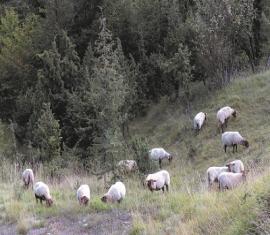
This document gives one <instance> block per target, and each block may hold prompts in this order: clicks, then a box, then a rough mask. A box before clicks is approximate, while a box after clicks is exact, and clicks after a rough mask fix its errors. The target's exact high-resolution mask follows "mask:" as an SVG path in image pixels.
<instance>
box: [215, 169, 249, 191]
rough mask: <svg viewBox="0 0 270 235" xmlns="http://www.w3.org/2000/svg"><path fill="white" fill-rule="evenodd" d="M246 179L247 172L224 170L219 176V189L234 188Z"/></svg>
mask: <svg viewBox="0 0 270 235" xmlns="http://www.w3.org/2000/svg"><path fill="white" fill-rule="evenodd" d="M244 181H246V173H245V172H244V171H243V172H241V173H233V172H223V173H221V174H220V175H219V176H218V182H219V190H225V189H232V188H235V187H236V186H238V185H239V184H240V183H242V182H244Z"/></svg>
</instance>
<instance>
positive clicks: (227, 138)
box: [221, 131, 249, 153]
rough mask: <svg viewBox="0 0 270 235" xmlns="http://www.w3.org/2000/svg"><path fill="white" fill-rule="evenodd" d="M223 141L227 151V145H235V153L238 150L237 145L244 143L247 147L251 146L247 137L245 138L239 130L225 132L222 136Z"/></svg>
mask: <svg viewBox="0 0 270 235" xmlns="http://www.w3.org/2000/svg"><path fill="white" fill-rule="evenodd" d="M221 141H222V144H223V147H224V151H225V153H226V149H227V147H233V153H234V152H235V151H236V152H237V145H238V144H240V145H243V146H245V147H246V148H248V147H249V143H248V141H247V140H246V139H244V138H243V137H242V136H241V135H240V133H239V132H238V131H227V132H224V133H223V134H222V136H221Z"/></svg>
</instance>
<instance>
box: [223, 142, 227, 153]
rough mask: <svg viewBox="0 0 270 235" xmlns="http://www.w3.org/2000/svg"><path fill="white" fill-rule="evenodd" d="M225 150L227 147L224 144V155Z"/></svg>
mask: <svg viewBox="0 0 270 235" xmlns="http://www.w3.org/2000/svg"><path fill="white" fill-rule="evenodd" d="M226 149H227V145H226V144H225V145H224V151H225V153H226Z"/></svg>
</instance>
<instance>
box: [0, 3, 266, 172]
mask: <svg viewBox="0 0 270 235" xmlns="http://www.w3.org/2000/svg"><path fill="white" fill-rule="evenodd" d="M0 14H1V18H0V110H1V112H0V118H1V119H2V120H3V122H6V123H9V124H10V127H11V129H12V136H13V140H14V141H13V142H14V143H13V147H12V149H9V150H8V151H6V152H5V153H4V154H3V156H4V157H7V158H8V159H9V160H11V161H13V160H16V162H19V163H22V164H25V163H29V162H30V163H31V164H32V165H37V164H39V163H43V164H44V166H45V167H47V170H48V172H50V175H51V176H58V177H59V176H61V175H62V174H63V172H62V171H63V169H65V168H69V167H70V166H74V164H75V165H76V166H78V168H80V169H82V168H83V169H88V170H89V169H90V170H91V173H92V174H95V175H103V174H104V173H105V172H109V171H111V170H114V167H115V163H116V162H117V161H118V160H119V159H124V158H130V155H131V153H133V154H132V155H133V157H134V158H136V157H138V156H140V155H143V154H144V150H146V149H147V140H144V139H141V138H138V137H134V136H131V134H130V128H129V127H130V122H131V121H133V120H134V118H137V117H141V116H143V115H145V113H146V111H147V109H148V108H149V107H150V105H151V104H153V103H155V102H159V101H160V100H161V99H164V97H165V99H166V100H167V104H168V105H172V104H175V105H176V104H181V105H182V107H184V108H183V109H182V111H183V113H185V114H187V115H188V116H189V115H191V113H192V112H193V110H194V100H195V98H198V96H197V95H196V94H198V89H196V87H197V86H198V84H199V85H200V84H204V87H205V89H207V91H208V93H210V94H211V93H213V94H214V92H215V91H216V90H217V89H220V88H222V87H223V86H225V85H227V84H228V83H230V81H231V79H232V78H233V77H234V76H235V75H236V74H238V73H240V72H242V71H253V72H255V71H257V70H259V69H261V68H262V66H266V65H267V61H268V57H269V49H270V45H269V36H270V32H269V18H270V4H269V2H268V1H266V0H227V1H213V0H204V1H192V0H183V1H174V0H172V1H165V0H161V1H160V0H136V1H134V0H126V1H121V0H108V1H107V0H103V1H94V0H93V1H88V0H47V1H43V0H38V1H31V0H27V1H18V0H5V1H1V3H0ZM217 107H218V106H217ZM135 134H136V133H135ZM157 144H162V143H157ZM194 148H195V147H194V146H191V148H190V152H189V155H191V156H193V155H194V154H193V152H192V151H194ZM149 167H150V166H149ZM73 168H76V167H73ZM76 169H77V168H76ZM144 171H145V170H144Z"/></svg>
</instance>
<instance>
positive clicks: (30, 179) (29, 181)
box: [22, 169, 35, 188]
mask: <svg viewBox="0 0 270 235" xmlns="http://www.w3.org/2000/svg"><path fill="white" fill-rule="evenodd" d="M22 180H23V183H24V186H25V187H26V188H29V185H32V186H33V185H34V180H35V178H34V173H33V170H32V169H25V170H24V171H23V173H22Z"/></svg>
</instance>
